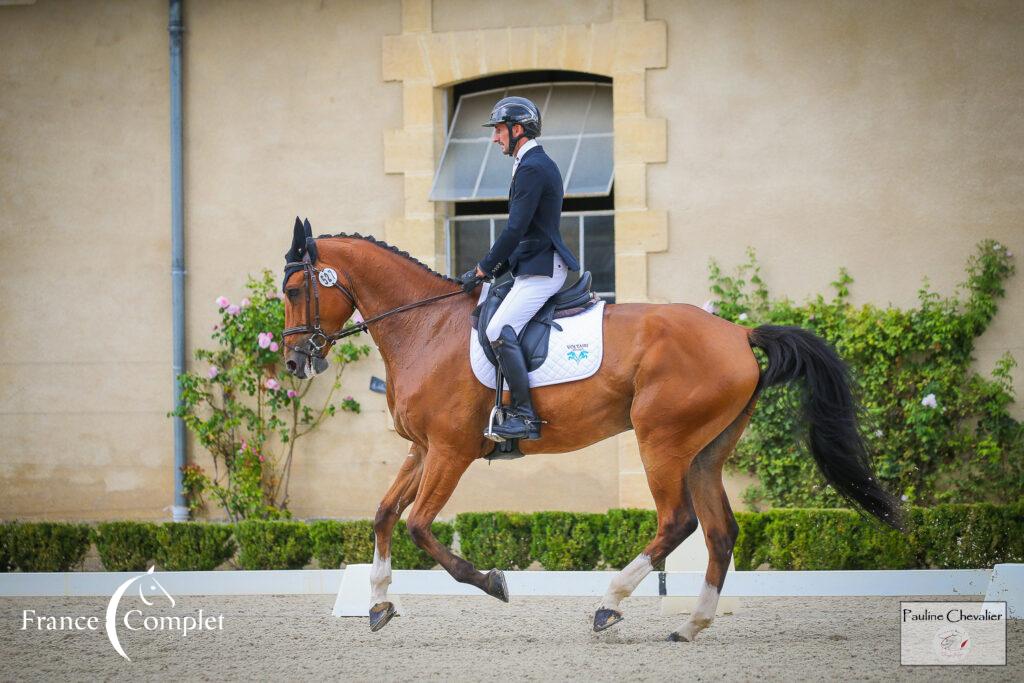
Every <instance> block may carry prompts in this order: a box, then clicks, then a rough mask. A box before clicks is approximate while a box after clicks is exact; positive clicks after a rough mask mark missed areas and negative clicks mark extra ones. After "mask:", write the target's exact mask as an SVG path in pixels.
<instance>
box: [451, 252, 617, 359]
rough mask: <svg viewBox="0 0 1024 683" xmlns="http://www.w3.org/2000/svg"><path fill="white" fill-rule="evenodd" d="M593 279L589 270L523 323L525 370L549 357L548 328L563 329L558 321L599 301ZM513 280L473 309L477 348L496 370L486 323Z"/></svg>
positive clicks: (522, 345)
mask: <svg viewBox="0 0 1024 683" xmlns="http://www.w3.org/2000/svg"><path fill="white" fill-rule="evenodd" d="M592 284H593V278H592V277H591V275H590V271H589V270H588V271H586V272H584V273H583V275H581V276H580V279H579V280H577V281H576V283H575V284H573V285H572V286H571V287H569V288H568V289H563V290H562V291H560V292H557V293H556V294H555V295H554V296H552V297H551V298H550V299H548V300H547V302H546V303H545V304H544V305H543V306H541V307H540V310H539V311H537V314H536V315H534V316H533V318H532V319H531V320H530V322H528V323H527V324H526V326H525V327H524V328H523V329H522V331H521V332H520V333H519V345H520V346H521V347H522V349H523V354H524V355H525V356H526V369H527V370H529V371H530V372H532V371H534V370H536V369H537V368H539V367H540V366H541V365H543V364H544V360H545V359H546V358H547V355H548V340H549V339H550V337H551V328H552V327H554V328H555V329H558V330H561V329H562V327H561V325H559V324H558V323H556V322H555V320H557V319H558V318H568V317H570V316H574V315H577V314H579V313H582V312H583V311H585V310H587V309H588V308H590V307H591V306H593V305H594V304H596V303H597V302H598V301H599V300H600V299H598V297H597V295H596V294H595V293H594V292H592V291H591V286H592ZM512 285H513V281H512V280H509V281H508V282H505V283H503V284H501V285H499V286H497V287H491V289H490V292H489V293H488V295H487V298H486V299H485V300H484V302H483V303H482V304H480V305H479V306H477V307H476V309H474V311H473V314H472V318H471V320H472V324H473V329H475V330H477V334H478V337H479V340H480V346H481V347H482V348H483V351H484V355H485V356H487V360H489V361H490V362H491V364H492V365H494V367H495V368H497V367H498V362H497V359H495V357H494V352H493V351H491V342H490V340H489V339H488V338H487V324H488V323H489V322H490V321H491V318H492V317H494V313H495V312H496V311H497V310H498V306H500V305H501V302H502V301H504V300H505V297H506V296H508V293H509V292H510V291H511V290H512Z"/></svg>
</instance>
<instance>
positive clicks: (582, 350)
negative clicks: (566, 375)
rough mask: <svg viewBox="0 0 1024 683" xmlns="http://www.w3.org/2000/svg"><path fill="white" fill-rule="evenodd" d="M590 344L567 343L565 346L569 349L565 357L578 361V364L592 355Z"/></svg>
mask: <svg viewBox="0 0 1024 683" xmlns="http://www.w3.org/2000/svg"><path fill="white" fill-rule="evenodd" d="M589 346H590V344H566V345H565V348H567V349H569V350H568V351H567V352H566V354H565V357H566V358H567V359H568V360H573V361H576V363H577V364H578V363H579V362H580V361H581V360H583V359H584V358H586V357H587V356H589V355H590V351H589V349H588V347H589Z"/></svg>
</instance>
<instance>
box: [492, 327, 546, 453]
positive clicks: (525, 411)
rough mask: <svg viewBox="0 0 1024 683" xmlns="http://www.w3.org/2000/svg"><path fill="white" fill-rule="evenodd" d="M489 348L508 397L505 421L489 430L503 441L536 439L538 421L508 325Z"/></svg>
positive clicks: (522, 362)
mask: <svg viewBox="0 0 1024 683" xmlns="http://www.w3.org/2000/svg"><path fill="white" fill-rule="evenodd" d="M491 348H492V349H494V356H495V358H497V359H498V366H499V367H500V368H501V374H502V375H504V377H505V381H506V382H507V383H508V389H509V393H510V394H512V404H511V406H509V411H508V415H507V417H506V418H505V421H504V422H502V423H501V424H500V425H494V426H493V427H492V428H491V430H492V431H493V432H494V433H495V434H497V435H498V436H500V437H502V438H505V439H528V440H532V439H539V438H540V418H539V417H538V416H537V413H536V412H535V411H534V410H533V401H532V400H531V398H530V377H529V374H528V372H527V368H526V359H525V358H524V356H523V349H522V347H521V346H520V345H519V339H518V338H517V337H516V333H515V330H513V329H512V326H511V325H505V327H504V328H502V330H501V335H500V336H499V337H498V340H497V341H495V342H492V343H491Z"/></svg>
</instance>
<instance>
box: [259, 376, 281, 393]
mask: <svg viewBox="0 0 1024 683" xmlns="http://www.w3.org/2000/svg"><path fill="white" fill-rule="evenodd" d="M263 386H265V387H266V388H267V389H270V390H271V391H277V390H278V389H280V388H281V383H280V382H278V381H277V380H276V379H274V378H273V377H271V378H270V379H268V380H267V381H266V382H264V383H263Z"/></svg>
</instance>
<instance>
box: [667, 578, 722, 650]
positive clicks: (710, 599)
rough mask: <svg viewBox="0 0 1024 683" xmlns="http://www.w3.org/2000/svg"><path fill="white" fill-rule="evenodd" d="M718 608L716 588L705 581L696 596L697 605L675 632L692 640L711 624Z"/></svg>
mask: <svg viewBox="0 0 1024 683" xmlns="http://www.w3.org/2000/svg"><path fill="white" fill-rule="evenodd" d="M717 609H718V589H717V588H715V587H714V586H712V585H711V584H710V583H708V582H707V581H705V582H704V587H703V588H701V590H700V597H698V598H697V606H696V607H695V608H694V609H693V613H692V614H691V615H690V618H689V619H688V620H687V621H686V623H685V624H683V625H682V627H681V628H680V629H679V630H678V631H677V633H678V634H679V635H681V636H683V637H684V638H686V639H687V640H689V641H693V639H694V638H696V637H697V634H698V633H700V632H701V631H703V630H704V629H706V628H707V627H708V626H710V625H711V622H712V621H714V619H715V611H716V610H717Z"/></svg>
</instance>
